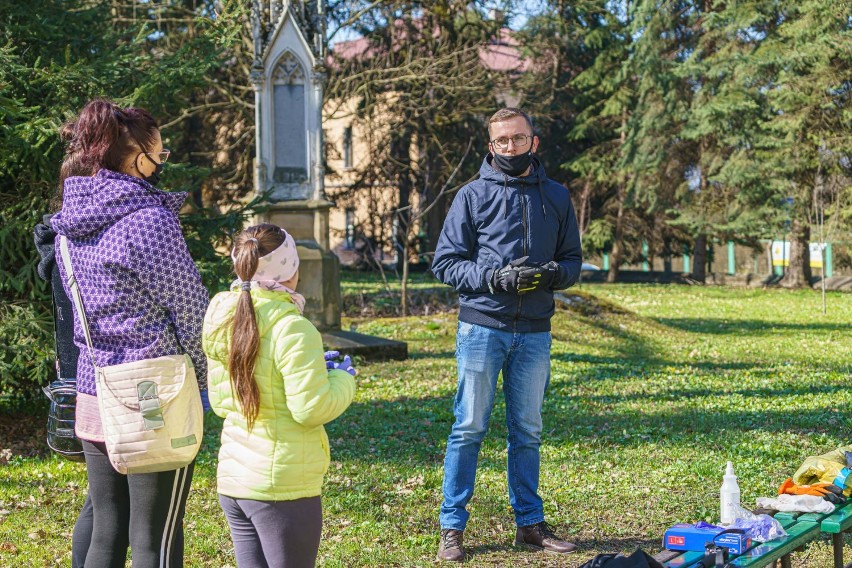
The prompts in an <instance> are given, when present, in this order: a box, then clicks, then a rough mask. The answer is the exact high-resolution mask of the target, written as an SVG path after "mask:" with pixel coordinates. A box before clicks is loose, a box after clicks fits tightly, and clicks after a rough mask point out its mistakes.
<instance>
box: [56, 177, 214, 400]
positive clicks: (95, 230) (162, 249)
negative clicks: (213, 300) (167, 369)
mask: <svg viewBox="0 0 852 568" xmlns="http://www.w3.org/2000/svg"><path fill="white" fill-rule="evenodd" d="M185 199H186V194H185V193H165V192H162V191H159V190H157V189H155V188H154V187H153V186H151V185H150V184H149V183H147V182H145V181H143V180H141V179H139V178H135V177H133V176H129V175H125V174H121V173H117V172H113V171H109V170H101V171H100V172H98V173H97V174H96V175H94V176H91V177H69V178H68V179H66V180H65V186H64V196H63V199H62V210H61V211H60V212H59V213H57V214H56V215H54V216H53V218H52V219H51V221H50V224H51V226H52V227H53V229H54V230H55V231H56V232H57V234H58V235H65V236H66V237H67V238H68V248H69V250H70V252H71V263H72V266H73V267H74V274H75V276H76V277H77V282H78V283H79V285H80V294H81V296H82V297H83V305H84V307H85V310H86V315H87V316H88V321H89V330H90V332H91V335H92V343H93V344H94V347H95V361H96V363H97V364H98V365H99V366H107V365H117V364H119V363H129V362H131V361H139V360H141V359H148V358H154V357H161V356H163V355H177V354H180V353H187V354H188V355H189V357H190V358H191V359H192V362H193V364H194V366H195V373H196V376H197V378H198V386H199V387H200V388H202V389H205V388H207V359H206V358H205V356H204V352H203V351H202V350H201V325H202V322H203V320H204V312H205V311H206V310H207V304H208V302H209V298H208V295H207V290H206V289H205V288H204V286H202V285H201V276H200V275H199V274H198V269H197V268H196V267H195V264H194V263H193V262H192V258H190V256H189V251H188V250H187V247H186V242H185V241H184V238H183V233H182V232H181V228H180V223H179V221H178V216H177V213H178V211H179V209H180V207H181V205H182V204H183V202H184V200H185ZM58 238H59V237H58V236H57V239H58ZM56 251H57V264H58V265H59V270H60V273H61V275H62V283H63V286H64V288H65V292H66V293H67V294H68V297H69V298H70V297H71V291H70V290H69V289H68V285H67V283H66V275H65V267H64V266H63V263H62V261H61V260H60V259H59V258H58V251H59V242H57V243H56ZM74 342H75V343H76V344H77V346H78V347H79V348H80V356H79V358H78V366H77V390H78V391H79V392H82V393H85V394H90V395H95V394H97V393H96V391H95V376H94V369H93V368H92V361H91V359H90V357H89V350H88V348H87V347H86V339H85V336H84V335H83V328H82V327H81V326H80V319H79V317H77V313H76V309H75V313H74Z"/></svg>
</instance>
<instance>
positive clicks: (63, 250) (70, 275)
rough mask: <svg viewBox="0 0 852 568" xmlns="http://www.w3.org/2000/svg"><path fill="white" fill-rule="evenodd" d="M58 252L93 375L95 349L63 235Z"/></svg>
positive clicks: (66, 239) (69, 253)
mask: <svg viewBox="0 0 852 568" xmlns="http://www.w3.org/2000/svg"><path fill="white" fill-rule="evenodd" d="M59 252H60V254H61V256H62V264H63V265H64V266H65V282H66V283H67V284H68V289H69V290H71V299H72V300H74V306H76V308H77V315H78V316H80V327H82V328H83V335H85V336H86V346H87V347H88V348H89V357H90V358H91V359H92V367H94V369H95V375H97V374H98V372H99V369H98V365H97V363H95V348H94V346H93V345H92V336H91V334H90V333H89V322H88V320H87V319H86V310H85V309H83V298H82V296H80V286H79V284H77V279H76V278H75V277H74V267H73V266H71V251H69V250H68V238H67V237H65V235H60V236H59Z"/></svg>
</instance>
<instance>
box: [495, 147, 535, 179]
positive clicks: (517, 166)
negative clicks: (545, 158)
mask: <svg viewBox="0 0 852 568" xmlns="http://www.w3.org/2000/svg"><path fill="white" fill-rule="evenodd" d="M532 155H533V153H532V150H529V151H527V152H524V153H523V154H516V155H514V156H506V155H504V154H498V153H496V152H492V156H494V165H495V166H497V169H499V170H500V171H501V172H503V173H504V174H506V175H507V176H512V177H518V176H519V175H521V174H522V173H524V172H525V171H527V168H529V167H530V164H532Z"/></svg>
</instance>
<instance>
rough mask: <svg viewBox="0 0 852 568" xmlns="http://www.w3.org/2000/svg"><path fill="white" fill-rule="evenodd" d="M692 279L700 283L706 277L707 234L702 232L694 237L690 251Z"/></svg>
mask: <svg viewBox="0 0 852 568" xmlns="http://www.w3.org/2000/svg"><path fill="white" fill-rule="evenodd" d="M692 279H693V280H697V281H698V282H701V283H702V284H704V282H705V281H706V279H707V235H705V234H704V233H701V234H700V235H698V236H697V237H696V238H695V245H694V248H693V251H692Z"/></svg>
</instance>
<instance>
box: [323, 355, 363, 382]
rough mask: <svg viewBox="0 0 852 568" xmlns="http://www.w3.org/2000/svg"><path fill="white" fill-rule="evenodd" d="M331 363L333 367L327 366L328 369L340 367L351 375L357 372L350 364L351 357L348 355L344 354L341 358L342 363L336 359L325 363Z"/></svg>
mask: <svg viewBox="0 0 852 568" xmlns="http://www.w3.org/2000/svg"><path fill="white" fill-rule="evenodd" d="M329 364H331V365H333V367H329V369H340V370H341V371H346V372H347V373H349V374H350V375H352V376H353V377H354V376H355V375H357V374H358V371H356V370H355V367H353V366H352V359H350V358H349V355H346V356H345V357H344V358H343V362H342V363H338V362H337V361H329V362H328V363H326V365H329Z"/></svg>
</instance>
